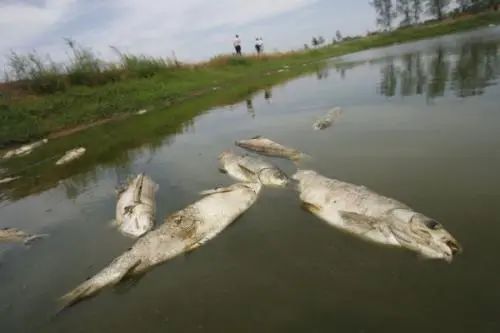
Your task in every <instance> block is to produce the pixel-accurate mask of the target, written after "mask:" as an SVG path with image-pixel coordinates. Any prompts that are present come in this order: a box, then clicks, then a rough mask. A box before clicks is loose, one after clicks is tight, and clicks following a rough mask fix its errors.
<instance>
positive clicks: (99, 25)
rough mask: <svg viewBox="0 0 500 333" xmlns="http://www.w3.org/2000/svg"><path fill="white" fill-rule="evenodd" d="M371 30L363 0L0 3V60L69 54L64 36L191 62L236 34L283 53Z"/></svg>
mask: <svg viewBox="0 0 500 333" xmlns="http://www.w3.org/2000/svg"><path fill="white" fill-rule="evenodd" d="M374 28H375V15H374V11H373V8H371V7H370V6H369V5H368V0H351V1H346V0H163V1H161V0H0V65H1V66H2V67H3V63H4V60H5V55H6V54H8V53H9V51H10V50H15V51H18V52H21V53H22V52H26V51H30V50H33V49H37V50H38V52H39V53H40V54H46V53H50V54H51V55H52V57H53V58H54V59H55V60H58V61H60V60H64V59H65V58H66V53H65V52H66V49H65V46H64V43H63V38H65V37H70V38H72V39H74V40H76V41H77V42H79V43H80V44H82V45H85V46H89V47H92V48H93V49H94V50H95V51H96V52H97V53H98V54H99V55H100V56H101V57H103V58H106V59H111V58H112V54H113V53H112V52H111V50H110V48H109V46H110V45H113V46H116V47H118V48H119V49H120V50H122V51H126V52H131V53H144V54H148V55H155V56H170V55H171V54H172V51H175V53H176V55H177V57H178V58H179V59H180V60H184V61H196V60H201V59H206V58H209V57H211V56H213V55H215V54H220V53H230V52H232V40H233V37H234V34H236V33H238V34H240V36H241V38H242V42H243V52H245V51H250V50H252V51H253V40H254V39H255V37H256V36H262V37H263V39H264V46H265V48H266V50H268V51H270V50H275V49H279V50H287V49H292V48H299V47H302V46H303V45H304V43H306V42H307V43H309V42H310V39H311V36H313V35H323V36H324V37H325V38H326V39H327V40H331V37H333V36H334V34H335V31H336V30H337V29H339V30H341V31H342V33H343V34H364V33H366V31H367V30H373V29H374Z"/></svg>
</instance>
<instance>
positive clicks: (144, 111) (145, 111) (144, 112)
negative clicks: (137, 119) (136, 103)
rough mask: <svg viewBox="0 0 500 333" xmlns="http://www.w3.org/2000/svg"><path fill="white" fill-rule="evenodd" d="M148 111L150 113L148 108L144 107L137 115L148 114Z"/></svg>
mask: <svg viewBox="0 0 500 333" xmlns="http://www.w3.org/2000/svg"><path fill="white" fill-rule="evenodd" d="M146 113H148V110H146V109H142V110H139V111H137V115H139V116H140V115H143V114H146Z"/></svg>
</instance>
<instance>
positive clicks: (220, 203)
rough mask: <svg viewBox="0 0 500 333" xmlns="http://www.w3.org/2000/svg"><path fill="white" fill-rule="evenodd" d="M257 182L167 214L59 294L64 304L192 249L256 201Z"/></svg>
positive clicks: (233, 187) (213, 194) (215, 193)
mask: <svg viewBox="0 0 500 333" xmlns="http://www.w3.org/2000/svg"><path fill="white" fill-rule="evenodd" d="M260 189H261V185H260V184H259V183H238V184H234V185H231V186H229V187H224V188H218V189H214V190H210V191H205V192H204V193H203V194H204V195H205V197H204V198H202V199H200V200H199V201H197V202H195V203H193V204H191V205H189V206H187V207H186V208H184V209H182V210H180V211H178V212H176V213H174V214H172V215H170V216H169V217H167V218H166V219H165V222H164V223H163V224H162V225H161V226H160V227H159V228H157V229H155V230H153V231H151V232H149V233H147V234H146V235H144V236H143V237H141V238H139V239H138V240H137V242H136V243H135V244H134V245H133V246H132V247H131V248H130V249H129V250H128V251H127V252H125V253H123V254H122V255H121V256H119V257H117V258H116V259H114V260H113V261H112V262H111V263H110V264H109V265H108V266H107V267H105V268H104V269H103V270H101V271H100V272H99V273H97V274H96V275H94V276H93V277H92V278H90V279H88V280H86V281H85V282H83V283H82V284H81V285H79V286H78V287H77V288H75V289H74V290H72V291H70V292H69V293H67V294H66V295H64V296H63V297H62V300H63V301H64V303H65V307H67V306H70V305H72V304H75V303H76V302H78V301H80V300H82V299H84V298H86V297H89V296H91V295H93V294H95V293H97V292H98V291H99V290H101V289H102V288H104V287H106V286H110V285H114V284H117V283H118V282H120V280H122V279H123V278H124V277H125V276H128V275H137V274H140V273H143V272H145V271H146V270H147V269H149V268H151V267H153V266H155V265H158V264H161V263H162V262H165V261H167V260H169V259H172V258H174V257H176V256H178V255H180V254H182V253H185V252H188V251H192V250H194V249H196V248H198V247H199V246H201V245H203V244H204V243H206V242H207V241H209V240H210V239H212V238H214V237H215V236H216V235H218V234H219V233H220V232H221V231H222V230H224V229H225V228H226V227H227V226H228V225H230V224H231V223H232V222H233V221H234V220H236V218H238V217H239V216H240V215H241V214H243V213H244V212H245V211H246V210H247V209H248V208H250V207H251V206H252V205H253V203H254V202H255V201H256V200H257V197H258V195H259V192H260Z"/></svg>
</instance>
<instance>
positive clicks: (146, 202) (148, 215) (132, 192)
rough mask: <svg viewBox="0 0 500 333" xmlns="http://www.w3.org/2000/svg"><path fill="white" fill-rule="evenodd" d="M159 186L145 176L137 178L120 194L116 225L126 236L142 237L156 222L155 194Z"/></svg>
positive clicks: (141, 175)
mask: <svg viewBox="0 0 500 333" xmlns="http://www.w3.org/2000/svg"><path fill="white" fill-rule="evenodd" d="M157 189H158V185H157V184H155V183H154V182H153V180H152V179H151V178H149V177H148V176H146V175H144V174H140V175H138V176H137V177H135V178H134V179H133V180H132V181H131V182H130V183H129V184H128V186H127V188H126V189H125V190H124V191H123V192H121V193H120V195H119V197H118V202H117V204H116V223H117V225H118V227H119V229H120V230H121V232H123V233H124V234H126V235H128V236H131V237H140V236H142V235H144V234H145V233H146V232H148V231H149V230H151V229H152V228H153V225H154V221H155V210H156V204H155V192H156V190H157Z"/></svg>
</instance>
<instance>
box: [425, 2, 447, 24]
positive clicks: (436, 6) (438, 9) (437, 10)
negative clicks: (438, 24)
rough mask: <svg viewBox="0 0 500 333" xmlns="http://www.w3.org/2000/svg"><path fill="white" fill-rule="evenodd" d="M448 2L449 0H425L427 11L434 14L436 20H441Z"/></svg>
mask: <svg viewBox="0 0 500 333" xmlns="http://www.w3.org/2000/svg"><path fill="white" fill-rule="evenodd" d="M449 4H450V0H427V12H428V13H429V14H430V15H432V16H435V17H436V18H437V19H438V20H442V19H443V17H444V14H445V11H446V7H448V5H449Z"/></svg>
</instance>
